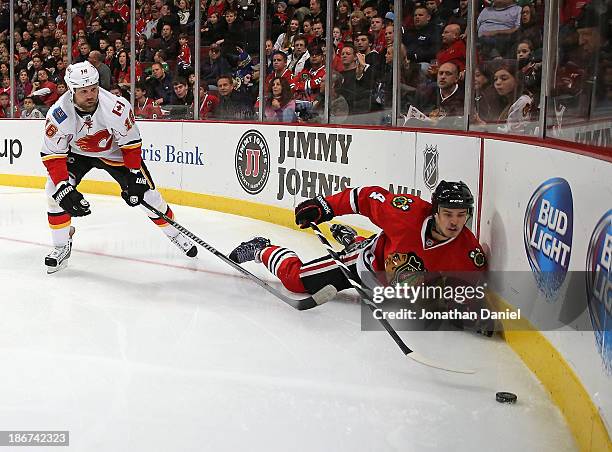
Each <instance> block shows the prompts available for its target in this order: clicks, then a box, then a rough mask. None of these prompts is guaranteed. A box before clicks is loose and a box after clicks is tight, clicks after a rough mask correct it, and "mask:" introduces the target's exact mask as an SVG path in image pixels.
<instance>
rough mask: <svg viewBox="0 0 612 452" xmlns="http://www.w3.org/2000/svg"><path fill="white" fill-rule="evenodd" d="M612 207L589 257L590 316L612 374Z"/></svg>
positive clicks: (600, 224) (591, 243)
mask: <svg viewBox="0 0 612 452" xmlns="http://www.w3.org/2000/svg"><path fill="white" fill-rule="evenodd" d="M611 264H612V209H611V210H608V212H607V213H606V214H605V215H604V216H603V217H602V218H601V220H599V222H598V223H597V226H595V230H594V231H593V235H592V236H591V240H589V248H588V251H587V260H586V279H587V280H586V288H587V302H588V305H589V315H590V316H591V323H592V324H593V331H594V332H595V340H596V342H597V348H598V350H599V353H600V354H601V357H602V359H603V364H604V368H605V370H606V373H607V374H608V375H612V271H611V270H612V265H611Z"/></svg>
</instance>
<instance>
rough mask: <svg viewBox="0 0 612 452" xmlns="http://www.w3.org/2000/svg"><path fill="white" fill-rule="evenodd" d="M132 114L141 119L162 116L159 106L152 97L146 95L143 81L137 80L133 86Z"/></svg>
mask: <svg viewBox="0 0 612 452" xmlns="http://www.w3.org/2000/svg"><path fill="white" fill-rule="evenodd" d="M134 114H135V115H136V117H137V118H141V119H158V118H161V117H162V116H163V114H162V111H161V108H160V107H159V106H158V105H157V104H156V103H155V101H154V100H153V99H151V98H149V97H147V88H146V85H145V83H144V82H137V83H136V86H135V87H134Z"/></svg>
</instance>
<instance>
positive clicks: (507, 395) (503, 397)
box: [495, 392, 516, 403]
mask: <svg viewBox="0 0 612 452" xmlns="http://www.w3.org/2000/svg"><path fill="white" fill-rule="evenodd" d="M495 400H497V401H498V402H499V403H516V394H513V393H511V392H498V393H497V394H495Z"/></svg>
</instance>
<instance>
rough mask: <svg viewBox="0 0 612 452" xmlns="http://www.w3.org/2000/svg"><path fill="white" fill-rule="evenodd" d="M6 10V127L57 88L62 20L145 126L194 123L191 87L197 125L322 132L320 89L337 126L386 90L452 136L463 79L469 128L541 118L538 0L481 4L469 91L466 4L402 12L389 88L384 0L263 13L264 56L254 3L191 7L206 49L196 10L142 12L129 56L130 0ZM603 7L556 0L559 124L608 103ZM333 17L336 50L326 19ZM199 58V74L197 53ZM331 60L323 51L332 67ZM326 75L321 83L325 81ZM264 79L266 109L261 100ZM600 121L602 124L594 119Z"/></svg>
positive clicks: (441, 2) (291, 3) (221, 1)
mask: <svg viewBox="0 0 612 452" xmlns="http://www.w3.org/2000/svg"><path fill="white" fill-rule="evenodd" d="M14 1H15V13H16V14H15V24H14V26H15V35H14V41H15V49H14V51H15V55H16V57H15V74H10V69H9V47H10V44H9V36H8V29H9V20H10V17H9V14H8V6H9V5H8V1H6V0H5V1H2V7H1V11H0V117H4V116H8V107H7V102H6V99H7V98H8V95H7V93H9V92H10V90H11V89H14V90H15V100H16V104H17V105H16V108H17V111H16V112H15V114H16V115H17V116H21V117H26V118H29V117H34V118H35V117H39V116H40V115H41V112H42V113H44V111H45V109H46V108H48V107H49V106H50V105H52V104H53V102H55V100H57V98H58V97H59V96H60V95H62V94H63V93H64V92H65V91H66V86H65V84H64V83H63V75H64V71H65V68H66V66H67V64H68V61H69V58H68V54H67V52H68V46H67V42H68V39H67V34H66V33H67V28H68V27H67V21H68V20H71V21H72V32H73V47H72V55H71V60H72V61H76V62H79V61H85V60H88V61H90V62H91V63H92V64H93V65H94V66H95V67H96V68H97V69H98V71H99V73H100V86H102V87H103V88H105V89H108V90H111V91H112V92H114V93H116V94H118V95H121V96H124V97H126V98H129V89H130V82H131V79H130V73H131V65H132V64H134V65H135V69H134V70H135V74H136V75H135V78H136V79H135V80H134V82H135V91H134V96H135V99H136V101H135V104H136V105H135V111H136V114H137V116H139V117H141V118H160V117H167V118H171V119H184V118H191V117H193V111H194V108H195V107H194V105H193V104H194V83H195V78H196V76H198V77H199V85H200V91H199V104H200V105H199V106H198V108H199V116H200V118H201V119H220V120H250V119H254V118H255V117H256V114H257V111H258V108H259V105H260V102H263V111H264V118H265V119H266V120H269V121H284V122H286V121H301V122H305V121H319V120H321V115H322V112H323V110H324V109H323V107H324V103H325V90H326V89H329V91H330V99H331V101H330V106H329V121H330V122H332V123H334V122H335V123H343V122H350V123H364V122H365V123H368V124H386V123H390V121H391V116H390V115H391V103H392V99H393V95H394V92H397V93H398V95H399V106H400V107H399V109H400V113H401V114H402V116H403V118H404V124H407V125H410V124H415V123H418V124H422V123H423V122H425V123H427V125H429V126H437V127H450V128H453V127H459V126H460V125H461V124H462V122H463V119H462V118H463V116H464V105H465V103H466V101H467V100H466V99H465V93H466V90H465V86H466V83H468V82H469V83H471V86H472V90H471V91H472V95H473V98H472V99H469V101H470V102H469V103H470V105H471V107H472V110H471V112H470V113H471V114H470V120H471V123H472V125H473V126H474V127H483V128H490V127H494V128H495V129H497V130H505V131H509V132H514V133H533V132H534V128H535V126H536V125H537V118H538V115H539V108H540V105H539V99H540V87H541V68H542V57H543V55H542V46H543V36H542V32H543V28H544V27H543V20H544V8H545V2H544V1H543V0H483V1H482V2H480V3H481V4H480V8H479V11H477V12H476V15H477V21H476V36H475V39H474V41H475V44H476V60H475V68H474V79H473V80H471V81H467V80H466V54H467V49H466V33H467V32H468V30H467V25H468V24H467V9H468V3H469V2H468V0H425V1H411V0H404V1H403V3H402V10H403V17H402V18H401V20H400V23H401V32H400V33H399V34H398V35H399V36H400V37H401V43H400V52H399V56H398V57H399V59H400V61H399V68H400V70H399V75H400V77H399V81H400V83H399V87H394V85H393V60H394V58H395V56H394V54H393V41H394V14H393V12H392V11H393V3H392V2H390V1H389V0H336V1H334V9H333V11H329V12H328V11H326V4H325V2H322V0H283V1H279V0H274V1H271V2H269V3H268V5H269V6H268V8H267V11H268V16H267V17H266V23H267V29H266V31H267V39H266V42H265V54H264V55H259V15H260V1H259V0H199V1H200V10H201V14H202V16H201V26H200V30H197V32H198V33H200V41H201V48H199V49H196V48H194V37H195V32H196V30H195V26H194V25H195V14H194V13H195V11H194V5H193V3H192V1H191V0H137V1H136V6H137V7H136V16H135V17H134V21H135V27H136V36H135V37H134V39H135V47H136V51H135V54H134V55H131V54H130V39H131V37H130V20H131V19H130V8H129V0H114V1H105V0H74V1H73V9H72V11H66V3H65V2H61V1H57V0H50V1H42V0H14ZM196 1H198V0H196ZM607 3H608V2H607V1H606V0H590V1H589V0H586V1H585V0H582V1H578V0H565V1H564V2H563V3H562V5H563V8H562V17H561V18H560V27H559V33H558V47H559V57H558V61H556V66H555V70H554V71H553V72H554V76H553V79H554V88H553V99H552V100H553V104H554V112H555V113H554V115H553V116H554V118H553V119H554V121H556V122H558V123H559V125H561V122H562V121H564V120H569V119H571V118H587V117H592V116H593V115H597V114H598V112H604V113H605V112H608V113H609V108H610V107H612V85H611V83H612V60H611V59H610V52H609V50H610V48H609V43H608V32H609V30H608V28H607V27H608V17H609V16H608V7H607ZM328 13H329V14H333V21H332V23H333V30H332V42H330V43H327V42H326V39H325V37H326V32H325V27H326V23H327V21H326V17H327V14H328ZM196 52H199V54H200V55H201V63H200V67H199V68H197V70H196V68H195V67H194V55H195V54H196ZM326 52H331V53H332V56H331V61H332V66H331V68H327V67H326V65H325V62H326ZM328 70H329V71H331V72H332V75H331V86H329V87H326V86H325V83H324V81H325V74H326V72H327V71H328ZM259 83H264V99H259V98H258V94H259ZM602 114H603V113H602Z"/></svg>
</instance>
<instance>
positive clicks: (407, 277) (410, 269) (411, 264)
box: [385, 252, 426, 285]
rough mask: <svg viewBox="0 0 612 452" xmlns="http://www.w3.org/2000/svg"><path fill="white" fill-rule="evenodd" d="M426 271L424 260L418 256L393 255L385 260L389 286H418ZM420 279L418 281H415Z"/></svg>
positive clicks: (413, 254) (412, 254) (409, 254)
mask: <svg viewBox="0 0 612 452" xmlns="http://www.w3.org/2000/svg"><path fill="white" fill-rule="evenodd" d="M424 271H426V270H425V265H424V263H423V259H421V258H420V257H419V256H418V255H417V254H415V253H413V252H410V253H391V254H389V255H388V256H387V258H386V259H385V272H386V274H387V280H388V281H389V284H391V285H395V284H410V285H413V284H418V283H420V281H421V279H422V275H416V273H422V272H424ZM415 277H416V279H418V281H417V280H416V279H415Z"/></svg>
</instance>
